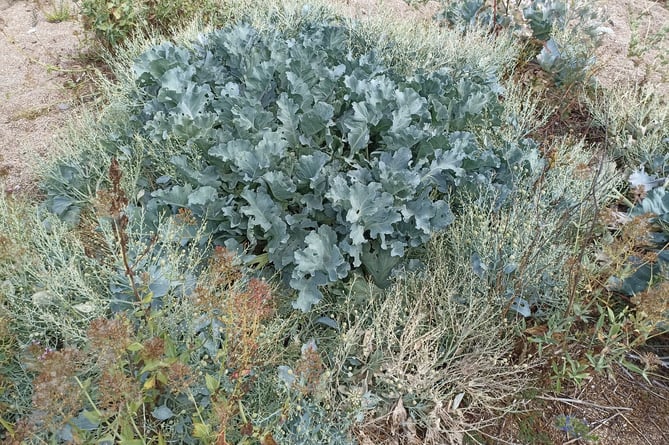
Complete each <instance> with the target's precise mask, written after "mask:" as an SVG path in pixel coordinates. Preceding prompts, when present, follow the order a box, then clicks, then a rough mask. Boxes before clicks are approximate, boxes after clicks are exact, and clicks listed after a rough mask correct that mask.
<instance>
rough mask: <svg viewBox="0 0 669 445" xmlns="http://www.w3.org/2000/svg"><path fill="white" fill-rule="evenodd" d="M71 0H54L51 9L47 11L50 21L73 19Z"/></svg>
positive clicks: (47, 18)
mask: <svg viewBox="0 0 669 445" xmlns="http://www.w3.org/2000/svg"><path fill="white" fill-rule="evenodd" d="M70 8H71V5H70V2H69V0H54V3H53V4H52V5H51V7H50V9H49V10H48V11H47V12H46V13H45V15H46V21H47V22H49V23H60V22H65V21H68V20H71V19H72V17H73V13H72V10H71V9H70Z"/></svg>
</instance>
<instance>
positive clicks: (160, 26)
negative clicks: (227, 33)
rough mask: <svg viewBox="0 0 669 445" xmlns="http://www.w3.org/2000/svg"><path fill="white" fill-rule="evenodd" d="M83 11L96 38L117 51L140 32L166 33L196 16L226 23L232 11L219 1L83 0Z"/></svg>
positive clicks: (210, 21) (85, 26) (87, 23)
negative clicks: (117, 48)
mask: <svg viewBox="0 0 669 445" xmlns="http://www.w3.org/2000/svg"><path fill="white" fill-rule="evenodd" d="M61 5H62V3H61ZM80 14H81V17H82V23H83V25H84V29H86V30H87V31H90V32H91V33H92V35H93V36H94V38H95V41H96V42H97V43H99V44H101V45H102V46H103V47H105V48H107V49H111V50H114V48H116V47H118V46H119V45H123V44H125V43H126V42H127V41H129V40H130V39H132V38H133V37H137V35H138V34H143V33H157V34H166V35H167V34H170V33H172V32H174V31H175V30H176V29H178V28H179V27H182V26H184V25H186V24H187V23H189V22H190V21H192V20H195V19H200V20H203V21H204V22H207V23H215V22H219V21H221V22H223V21H225V19H226V18H227V17H228V16H229V14H230V11H229V10H228V9H227V7H226V4H225V2H220V1H217V0H205V1H193V0H160V1H155V0H141V1H135V0H112V1H108V0H83V1H82V2H81V5H80Z"/></svg>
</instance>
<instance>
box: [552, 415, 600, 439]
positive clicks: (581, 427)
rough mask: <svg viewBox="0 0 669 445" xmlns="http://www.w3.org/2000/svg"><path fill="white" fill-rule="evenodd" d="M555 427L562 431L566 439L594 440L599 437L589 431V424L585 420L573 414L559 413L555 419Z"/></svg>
mask: <svg viewBox="0 0 669 445" xmlns="http://www.w3.org/2000/svg"><path fill="white" fill-rule="evenodd" d="M555 427H556V428H557V429H559V430H560V431H564V432H565V433H566V435H567V438H568V439H582V440H586V441H594V442H596V441H597V440H599V438H598V437H597V436H596V435H595V434H592V433H591V428H590V425H588V423H587V422H586V421H585V420H581V419H578V418H576V417H574V416H569V415H559V416H557V418H556V419H555Z"/></svg>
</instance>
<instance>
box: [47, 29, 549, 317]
mask: <svg viewBox="0 0 669 445" xmlns="http://www.w3.org/2000/svg"><path fill="white" fill-rule="evenodd" d="M349 37H350V35H349V34H348V31H347V29H346V28H345V27H343V26H338V25H332V24H323V23H316V24H314V23H303V24H301V26H300V28H299V29H297V30H293V31H290V32H281V31H276V30H275V31H268V32H265V33H259V32H257V31H256V30H255V29H254V28H253V27H251V26H249V25H247V24H239V25H236V26H232V27H229V28H226V29H224V30H221V31H217V32H213V33H211V34H209V35H202V36H200V38H199V39H198V41H197V42H194V43H193V45H192V47H189V48H186V47H180V46H176V45H174V44H171V43H165V44H162V45H159V46H156V47H153V48H152V49H150V50H148V51H147V52H145V53H144V54H142V55H141V56H140V57H139V58H138V59H137V61H136V63H135V66H134V72H135V77H136V83H137V87H138V89H137V92H136V94H135V95H134V96H133V97H131V98H130V99H131V105H130V108H131V109H134V110H135V112H134V113H133V115H132V116H131V118H130V119H129V121H127V122H125V123H124V124H123V126H121V125H119V126H118V127H117V128H114V129H113V131H110V136H109V137H108V139H107V140H106V141H104V144H106V146H107V147H108V149H109V152H110V154H111V155H114V156H125V157H133V156H134V157H137V158H141V162H142V171H141V172H140V173H139V174H138V175H137V184H138V187H139V188H140V189H142V190H141V192H140V196H139V198H138V200H137V203H136V204H137V205H138V206H139V207H137V209H139V208H140V207H141V210H142V212H144V217H145V218H146V219H147V220H148V221H150V220H151V218H152V217H153V218H154V219H155V218H157V217H158V216H157V215H159V214H160V213H164V212H168V213H170V212H176V211H177V210H178V209H181V208H188V209H189V210H190V211H191V212H192V214H193V216H195V217H197V218H199V219H202V220H203V221H206V223H207V227H208V230H209V232H210V234H211V237H212V239H213V241H214V243H216V244H225V245H226V246H228V247H230V248H239V247H240V246H245V247H246V248H247V250H248V251H250V252H252V253H254V254H256V255H262V260H266V261H268V262H269V263H271V264H272V265H273V266H274V268H275V269H276V270H279V271H281V272H282V274H283V276H284V277H285V278H286V281H287V282H289V284H290V286H291V287H292V288H293V289H295V290H297V291H298V292H299V296H298V299H297V301H296V302H295V306H296V307H298V308H301V309H303V310H308V309H309V308H310V307H311V305H313V304H314V303H316V302H317V301H319V299H320V298H321V291H320V290H319V287H320V286H323V285H326V284H328V283H332V282H335V281H338V280H342V279H345V278H347V277H348V276H349V273H350V271H351V270H352V269H355V268H361V267H362V268H364V270H365V271H366V272H367V273H368V274H369V275H370V276H371V277H372V278H373V279H374V280H375V282H376V283H377V284H379V285H381V286H385V285H387V284H388V283H389V277H390V275H391V272H392V270H393V269H394V268H395V267H396V266H398V264H399V263H400V261H401V260H402V259H403V258H404V257H405V255H406V253H407V251H408V249H411V248H414V247H418V246H420V245H422V244H424V243H425V242H426V241H427V240H428V239H429V238H430V236H431V234H432V233H434V232H435V231H437V230H440V229H443V228H445V227H446V226H447V225H448V224H450V222H451V221H452V220H453V215H452V213H451V210H450V207H449V204H448V203H447V200H446V196H447V195H448V194H449V193H451V192H452V191H453V189H454V188H455V187H469V186H472V185H476V184H489V185H490V186H495V187H501V188H502V189H508V188H510V187H512V180H513V177H514V174H513V170H512V167H513V165H516V166H518V165H520V166H521V167H523V166H526V164H528V163H530V164H532V166H533V167H534V166H536V164H537V162H536V159H537V151H536V148H535V146H534V145H533V144H532V143H531V141H525V140H523V141H494V140H490V141H486V142H485V143H480V142H479V140H478V139H477V137H476V132H477V129H480V128H483V129H490V128H494V127H498V126H499V125H500V124H501V122H500V116H501V111H502V107H501V104H500V102H499V101H498V94H500V93H501V88H500V87H499V85H498V84H497V82H496V81H495V80H494V79H490V77H489V76H486V77H485V78H484V77H482V76H481V75H479V74H478V73H477V72H476V71H475V70H474V69H471V68H469V67H467V66H461V67H451V68H447V67H446V68H442V69H440V70H438V71H436V72H430V73H425V72H416V73H414V74H413V75H412V76H409V77H402V76H400V75H398V74H396V73H395V72H394V71H393V70H391V69H389V68H387V67H385V66H384V65H383V64H382V63H381V62H380V61H379V60H378V58H377V57H376V56H375V54H374V53H368V54H362V55H359V54H353V53H352V52H351V51H350V50H349V49H348V48H349V41H348V39H349ZM138 140H141V141H144V142H143V143H138V142H137V141H138ZM160 147H167V151H168V152H170V153H171V156H169V157H168V158H166V155H165V154H162V153H161V152H160ZM175 147H178V148H179V149H180V150H181V151H180V152H178V151H177V150H175ZM138 151H139V152H140V153H137V152H138ZM165 164H168V167H165ZM521 170H522V168H521ZM533 170H536V168H533ZM70 181H71V182H72V183H74V184H79V183H80V182H82V178H81V175H80V176H79V177H76V178H70ZM83 181H84V182H86V181H85V180H83ZM46 189H47V192H50V191H51V190H55V191H56V193H50V194H51V196H50V197H49V201H48V205H49V206H50V208H51V209H52V210H53V211H54V212H55V213H57V214H59V215H71V214H73V213H72V212H73V208H75V207H76V205H77V203H76V200H75V199H73V198H72V197H71V196H70V194H69V193H68V191H67V190H66V189H67V186H66V185H65V186H64V185H63V184H62V183H60V184H52V183H50V184H47V186H46ZM64 189H65V190H64ZM74 214H75V215H76V211H75V212H74ZM152 215H153V216H152Z"/></svg>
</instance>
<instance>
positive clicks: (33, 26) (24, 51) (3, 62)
mask: <svg viewBox="0 0 669 445" xmlns="http://www.w3.org/2000/svg"><path fill="white" fill-rule="evenodd" d="M50 8H51V5H48V4H44V3H43V4H42V5H40V4H38V3H36V2H25V1H13V0H0V99H1V100H0V158H1V159H0V164H2V166H3V167H4V168H5V170H9V174H8V175H7V177H6V179H5V184H6V188H7V190H8V191H19V190H21V189H26V188H28V187H30V185H31V180H32V175H31V172H32V167H33V166H34V165H36V164H37V163H38V162H40V159H41V158H42V157H43V156H44V154H45V153H46V152H47V151H48V150H49V148H50V147H51V144H52V143H53V136H54V134H55V133H57V132H58V130H59V129H60V128H61V127H63V125H64V123H65V121H66V120H67V118H68V116H69V115H71V114H72V112H73V111H74V110H75V109H76V107H77V106H78V104H77V101H76V99H75V98H74V97H75V95H74V94H73V92H72V91H71V90H69V89H68V85H71V83H72V81H73V77H74V80H76V74H77V73H76V67H75V64H74V61H73V60H74V58H75V57H76V55H77V54H78V51H79V44H80V38H81V36H80V34H81V30H80V26H79V24H78V23H77V22H76V21H65V22H61V23H49V22H47V20H46V15H47V14H48V13H49V11H50V10H51V9H50ZM72 69H74V70H75V72H67V71H66V70H72Z"/></svg>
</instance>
